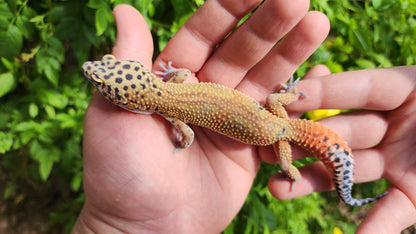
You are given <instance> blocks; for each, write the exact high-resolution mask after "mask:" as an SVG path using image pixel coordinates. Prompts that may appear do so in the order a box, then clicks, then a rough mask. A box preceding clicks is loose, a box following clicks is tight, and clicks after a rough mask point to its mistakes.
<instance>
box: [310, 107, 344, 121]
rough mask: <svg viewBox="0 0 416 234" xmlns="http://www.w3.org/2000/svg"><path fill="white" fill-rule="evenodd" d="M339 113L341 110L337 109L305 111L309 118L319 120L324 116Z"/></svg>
mask: <svg viewBox="0 0 416 234" xmlns="http://www.w3.org/2000/svg"><path fill="white" fill-rule="evenodd" d="M339 113H341V110H338V109H328V110H313V111H308V112H306V115H307V116H308V118H309V119H311V120H314V121H316V120H320V119H323V118H326V117H330V116H334V115H337V114H339Z"/></svg>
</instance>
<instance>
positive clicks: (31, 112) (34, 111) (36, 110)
mask: <svg viewBox="0 0 416 234" xmlns="http://www.w3.org/2000/svg"><path fill="white" fill-rule="evenodd" d="M38 113H39V107H38V106H37V105H36V104H35V103H30V104H29V116H30V117H31V118H35V117H36V116H38Z"/></svg>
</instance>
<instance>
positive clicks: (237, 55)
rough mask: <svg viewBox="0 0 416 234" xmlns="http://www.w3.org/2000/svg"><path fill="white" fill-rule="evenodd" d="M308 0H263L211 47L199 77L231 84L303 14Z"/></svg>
mask: <svg viewBox="0 0 416 234" xmlns="http://www.w3.org/2000/svg"><path fill="white" fill-rule="evenodd" d="M308 7H309V1H307V0H298V1H285V0H271V1H265V2H264V3H263V4H262V5H261V6H260V7H259V8H258V9H257V10H256V11H255V12H254V13H253V15H251V16H250V17H249V18H248V20H247V21H246V22H244V24H242V25H241V26H240V27H239V28H238V29H237V30H235V31H234V32H233V33H232V34H231V35H230V36H229V37H228V38H227V39H226V40H225V41H224V42H222V43H221V45H220V47H219V48H218V49H217V50H216V51H215V53H214V54H213V55H212V57H211V58H210V59H209V61H208V62H207V63H206V64H205V65H204V67H203V69H202V70H201V71H200V72H199V73H198V75H199V77H200V79H201V80H203V81H211V82H214V83H221V84H223V85H226V86H228V87H235V86H236V85H237V84H238V83H239V82H240V81H241V79H242V78H243V77H244V76H245V74H246V73H247V71H248V70H249V69H250V68H251V67H252V66H254V65H255V64H256V63H257V62H258V61H260V60H261V59H262V58H263V57H264V55H265V54H267V52H268V51H269V50H270V49H271V48H272V47H273V46H274V45H275V43H276V42H277V41H278V40H280V39H281V38H282V37H283V36H284V35H285V34H287V33H288V32H289V31H290V30H291V29H292V28H293V27H294V26H295V25H296V24H297V23H298V22H299V20H300V19H301V18H302V17H303V16H304V15H305V14H306V12H307V10H308Z"/></svg>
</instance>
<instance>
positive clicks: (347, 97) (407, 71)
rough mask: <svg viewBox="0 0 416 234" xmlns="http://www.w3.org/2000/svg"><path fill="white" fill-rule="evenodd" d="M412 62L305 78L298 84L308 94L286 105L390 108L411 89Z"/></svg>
mask: <svg viewBox="0 0 416 234" xmlns="http://www.w3.org/2000/svg"><path fill="white" fill-rule="evenodd" d="M415 74H416V66H403V67H392V68H379V69H367V70H359V71H349V72H341V73H336V74H331V75H328V76H323V77H315V78H308V79H306V80H303V81H301V82H299V84H298V88H299V90H300V91H301V92H302V93H305V94H306V95H307V96H308V98H305V99H302V100H299V101H297V102H294V103H292V104H290V105H289V106H287V110H288V111H297V112H304V111H309V110H315V109H352V108H362V109H368V110H382V111H386V110H393V109H395V108H397V107H398V106H400V105H401V104H402V103H403V102H404V101H405V99H406V98H407V96H409V94H410V93H411V92H412V90H414V89H415V85H416V75H415Z"/></svg>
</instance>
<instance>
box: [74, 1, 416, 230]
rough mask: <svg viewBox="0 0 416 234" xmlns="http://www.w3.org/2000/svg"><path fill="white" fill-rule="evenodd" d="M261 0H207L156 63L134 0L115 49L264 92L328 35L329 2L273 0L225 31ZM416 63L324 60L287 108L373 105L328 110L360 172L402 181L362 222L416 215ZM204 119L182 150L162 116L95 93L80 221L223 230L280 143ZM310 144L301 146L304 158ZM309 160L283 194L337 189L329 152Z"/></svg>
mask: <svg viewBox="0 0 416 234" xmlns="http://www.w3.org/2000/svg"><path fill="white" fill-rule="evenodd" d="M259 2H260V1H254V0H247V1H240V0H222V1H220V0H208V1H206V3H205V4H204V5H203V6H202V7H201V8H200V9H199V10H198V11H197V12H196V13H195V14H194V15H193V16H192V17H191V18H190V19H189V20H188V21H187V23H186V24H185V25H184V26H183V27H182V28H181V29H180V30H179V31H178V32H177V33H176V35H175V36H174V37H173V38H172V39H171V40H170V42H169V43H168V45H167V46H166V48H165V49H164V50H163V52H162V53H161V54H160V55H159V57H158V58H157V59H156V61H155V62H154V63H153V64H152V54H153V41H152V38H151V34H150V32H149V29H148V27H147V24H146V22H145V21H144V19H143V17H142V16H141V15H140V14H139V13H138V12H137V11H136V10H135V9H134V8H132V7H130V6H127V5H118V6H117V7H116V8H115V9H114V17H115V19H116V22H117V29H118V34H117V40H116V43H115V46H114V48H113V54H114V55H115V56H116V58H118V59H132V60H138V61H141V62H142V63H143V64H144V65H145V66H146V67H147V68H152V66H153V71H157V70H160V67H159V65H158V64H160V63H163V64H166V63H167V62H168V61H172V62H173V66H174V67H178V68H182V67H183V68H188V69H190V70H191V71H192V72H193V74H194V75H195V73H197V77H198V79H197V78H196V77H195V76H193V77H192V78H191V79H189V81H187V82H197V81H204V82H206V81H211V82H215V83H219V84H223V85H226V86H228V87H231V88H236V89H238V90H240V91H242V92H244V93H246V94H247V95H249V96H251V97H253V98H255V99H256V100H259V101H261V102H263V101H264V100H265V97H266V96H267V95H268V94H270V93H272V92H274V91H275V90H277V89H278V88H279V84H280V83H282V82H285V81H286V80H287V79H288V78H289V77H290V76H291V75H292V73H293V72H294V71H295V70H296V69H297V67H298V66H299V65H300V64H301V63H302V62H303V61H305V60H306V59H307V58H308V57H309V56H310V55H311V54H312V53H313V51H314V50H315V49H316V48H317V47H318V46H319V45H320V44H321V43H322V41H323V40H324V39H325V37H326V36H327V34H328V30H329V23H328V20H327V18H326V17H325V16H324V15H323V14H321V13H319V12H308V7H309V2H308V1H306V0H297V1H284V0H269V1H266V2H265V3H264V4H263V5H262V6H261V7H260V8H259V9H258V10H257V11H256V12H255V13H254V14H253V15H252V16H251V17H250V18H249V19H248V20H247V21H246V22H245V23H244V24H243V25H242V26H241V27H240V28H239V29H237V30H235V31H234V32H233V33H232V34H231V35H230V36H229V37H228V38H227V39H226V40H225V41H222V39H223V38H224V37H225V36H226V35H227V34H228V33H229V32H230V31H231V30H232V29H233V28H234V26H235V25H236V24H237V23H238V21H239V19H240V18H241V17H243V16H244V15H245V14H247V13H248V12H250V11H251V10H252V9H253V8H255V7H256V6H257V4H259ZM283 36H285V37H284V38H283V39H282V40H281V41H280V42H279V43H278V44H277V45H276V46H274V44H275V43H276V42H277V41H279V40H280V39H281V38H282V37H283ZM220 42H221V44H220V45H219V46H218V47H217V45H218V44H219V43H220ZM415 74H416V67H415V66H411V67H396V68H391V69H379V70H364V71H354V72H347V73H339V74H334V75H329V71H328V69H327V68H326V67H324V66H316V67H314V68H312V69H311V70H310V71H309V72H308V74H307V75H306V76H305V77H304V79H303V80H302V81H301V82H300V83H299V85H298V88H299V90H300V91H302V92H303V93H305V94H307V95H308V98H306V99H303V100H301V101H298V102H296V103H293V104H291V105H289V106H288V108H287V109H288V111H290V114H291V115H292V116H293V117H296V116H299V113H302V112H305V111H309V110H313V109H325V108H326V109H329V108H336V109H347V108H363V109H367V110H369V111H366V112H361V113H356V114H353V115H344V116H336V117H332V118H328V119H325V120H323V121H321V123H323V124H324V125H326V126H328V127H329V128H331V129H333V130H334V131H335V132H337V133H339V134H340V135H341V136H342V137H343V138H344V139H345V140H346V141H347V142H348V144H349V145H350V146H351V148H352V149H353V150H354V151H353V153H354V156H355V161H356V175H355V178H354V180H355V182H356V183H361V182H366V181H373V180H378V179H380V178H382V177H384V178H387V179H388V180H389V181H390V182H391V183H392V185H391V186H390V188H389V189H388V195H387V196H386V197H384V198H383V199H381V200H380V201H378V202H376V204H375V205H374V206H373V207H372V209H371V211H370V212H369V214H368V215H367V217H366V218H365V219H364V220H363V222H362V223H361V224H360V226H359V227H358V229H357V232H358V233H374V232H377V233H399V232H400V230H402V229H404V228H406V227H407V226H409V225H411V224H412V223H414V222H416V208H415V205H416V188H415V186H413V184H414V182H413V181H415V180H416V167H415V165H416V157H415V155H414V153H413V152H415V148H416V144H415V143H416V142H415V141H416V136H415V135H416V134H415V133H416V131H415V129H416V117H415V110H416V101H415V99H416V97H415V96H416V94H415V93H416V92H414V90H415V83H416V75H415ZM325 75H326V76H325ZM192 128H193V130H194V131H195V135H196V136H195V140H194V143H193V144H192V145H191V146H190V147H189V148H188V149H186V150H182V151H179V152H177V153H176V154H175V155H173V154H172V152H173V150H174V145H173V144H172V140H171V139H172V138H173V136H174V133H173V132H172V126H170V124H169V123H168V122H167V121H165V120H164V119H163V118H162V117H160V116H157V115H143V114H134V113H130V112H128V111H125V110H123V109H121V108H119V107H117V106H115V105H112V104H111V103H110V102H108V101H106V100H105V99H104V98H103V97H101V96H100V94H98V93H95V94H94V96H93V98H92V100H91V103H90V105H89V107H88V110H87V113H86V116H85V123H84V143H83V144H84V145H83V147H84V155H83V158H84V188H85V193H86V201H85V204H84V207H83V210H82V212H81V214H80V216H79V218H78V220H77V223H76V225H75V227H74V229H73V233H78V232H82V233H86V232H98V233H103V232H105V233H106V232H126V233H137V232H145V231H148V232H163V231H170V232H172V231H173V232H180V233H189V232H195V231H198V233H218V232H221V231H222V230H223V229H224V228H225V227H226V226H227V225H228V224H229V223H230V222H231V220H232V219H233V218H234V217H235V215H236V214H237V213H238V211H239V209H240V208H241V206H242V205H243V203H244V201H245V198H246V196H247V194H248V191H249V189H250V187H251V185H252V182H253V179H254V178H255V176H256V173H257V172H258V169H259V165H260V160H264V161H265V162H268V163H276V158H275V156H274V153H273V150H272V149H271V147H254V146H250V145H246V144H243V143H240V142H236V141H234V140H232V139H230V138H227V137H225V136H222V135H219V134H216V133H214V132H212V131H210V130H206V129H201V128H197V127H194V126H192ZM363 130H364V131H363ZM305 156H308V155H307V154H306V153H305V152H303V151H300V150H296V149H295V150H294V159H299V158H301V157H305ZM300 170H301V173H302V179H301V180H300V181H298V182H297V183H296V185H295V189H294V191H292V192H291V191H290V189H289V188H290V182H289V181H286V180H272V179H271V180H270V181H269V189H270V192H271V193H272V194H273V196H275V197H276V198H278V199H290V198H294V197H298V196H302V195H307V194H310V193H312V192H315V191H328V190H333V185H332V183H331V180H330V177H329V174H328V172H327V170H326V169H325V168H324V167H323V165H322V164H320V163H313V164H311V165H308V166H306V167H304V168H301V169H300ZM282 215H284V214H282Z"/></svg>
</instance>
